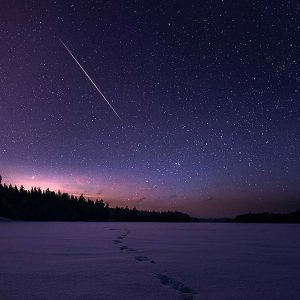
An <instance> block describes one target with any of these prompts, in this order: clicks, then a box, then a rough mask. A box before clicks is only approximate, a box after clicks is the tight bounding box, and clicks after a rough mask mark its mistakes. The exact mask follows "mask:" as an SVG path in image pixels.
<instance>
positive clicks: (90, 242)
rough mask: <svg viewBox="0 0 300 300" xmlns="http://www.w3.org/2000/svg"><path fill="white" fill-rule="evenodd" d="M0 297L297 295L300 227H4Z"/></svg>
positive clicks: (1, 225) (299, 292) (299, 296)
mask: <svg viewBox="0 0 300 300" xmlns="http://www.w3.org/2000/svg"><path fill="white" fill-rule="evenodd" d="M0 242H1V245H0V299H139V300H147V299H164V300H165V299H167V300H168V299H186V300H187V299H206V300H209V299H214V300H216V299H230V300H234V299H264V300H266V299H272V300H274V299H291V300H292V299H300V284H299V279H300V226H299V225H288V224H285V225H284V224H220V223H219V224H209V223H188V224H178V223H176V224H173V223H167V224H162V223H82V222H76V223H68V222H65V223H64V222H49V223H48V222H45V223H42V222H41V223H38V222H35V223H33V222H2V223H0Z"/></svg>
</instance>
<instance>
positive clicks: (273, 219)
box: [235, 210, 300, 223]
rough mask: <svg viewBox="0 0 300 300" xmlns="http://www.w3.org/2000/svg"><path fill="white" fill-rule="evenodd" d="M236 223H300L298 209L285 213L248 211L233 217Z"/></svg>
mask: <svg viewBox="0 0 300 300" xmlns="http://www.w3.org/2000/svg"><path fill="white" fill-rule="evenodd" d="M235 222H237V223H300V210H298V211H296V212H292V213H287V214H274V213H269V212H263V213H249V214H244V215H240V216H237V217H235Z"/></svg>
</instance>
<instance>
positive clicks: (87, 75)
mask: <svg viewBox="0 0 300 300" xmlns="http://www.w3.org/2000/svg"><path fill="white" fill-rule="evenodd" d="M59 41H60V42H61V44H62V45H63V46H64V47H65V48H66V50H67V51H68V52H69V54H70V55H71V56H72V57H73V59H74V60H75V62H76V63H77V64H78V66H79V67H80V69H81V70H82V71H83V73H84V74H85V75H86V77H87V78H88V79H89V80H90V82H91V83H92V84H93V86H94V87H95V88H96V90H97V91H98V92H99V94H100V95H101V96H102V97H103V99H104V100H105V101H106V103H107V104H108V105H109V107H110V108H111V109H112V110H113V112H114V113H115V115H116V116H117V117H118V118H119V119H120V121H122V119H121V117H120V116H119V115H118V113H117V112H116V110H115V109H114V108H113V107H112V105H111V104H110V103H109V101H108V100H107V99H106V97H105V96H104V95H103V93H102V92H101V91H100V89H99V88H98V87H97V85H96V84H95V82H94V81H93V80H92V78H91V77H90V76H89V74H88V73H87V72H86V71H85V70H84V68H83V67H82V66H81V64H80V63H79V62H78V60H77V59H76V57H75V56H74V55H73V54H72V52H71V51H70V50H69V48H68V47H67V46H66V44H65V43H64V42H63V41H62V40H61V39H60V40H59Z"/></svg>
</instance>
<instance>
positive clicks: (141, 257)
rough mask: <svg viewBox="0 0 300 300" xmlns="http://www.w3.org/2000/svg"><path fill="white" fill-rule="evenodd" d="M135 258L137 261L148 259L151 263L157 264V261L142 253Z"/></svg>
mask: <svg viewBox="0 0 300 300" xmlns="http://www.w3.org/2000/svg"><path fill="white" fill-rule="evenodd" d="M135 260H137V261H141V262H142V261H148V262H150V263H151V264H155V263H156V262H155V261H154V260H151V259H149V258H148V257H147V256H142V255H139V256H136V257H135Z"/></svg>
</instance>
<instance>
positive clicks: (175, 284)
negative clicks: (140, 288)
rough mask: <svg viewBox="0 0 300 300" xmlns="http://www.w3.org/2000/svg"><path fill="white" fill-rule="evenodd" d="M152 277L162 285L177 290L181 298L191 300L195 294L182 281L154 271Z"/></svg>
mask: <svg viewBox="0 0 300 300" xmlns="http://www.w3.org/2000/svg"><path fill="white" fill-rule="evenodd" d="M154 277H155V278H157V279H159V281H160V283H161V284H162V285H165V286H169V287H171V288H173V289H174V290H176V291H178V292H179V293H180V296H181V298H182V299H184V300H193V299H194V297H195V295H196V294H197V293H196V292H195V291H194V290H193V289H191V288H189V287H187V286H186V285H184V284H183V283H182V282H179V281H176V280H174V279H172V278H171V277H169V276H167V275H163V274H159V273H155V274H154Z"/></svg>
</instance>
